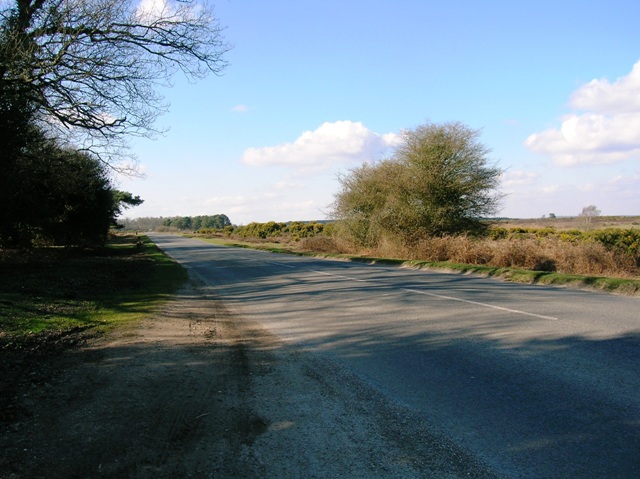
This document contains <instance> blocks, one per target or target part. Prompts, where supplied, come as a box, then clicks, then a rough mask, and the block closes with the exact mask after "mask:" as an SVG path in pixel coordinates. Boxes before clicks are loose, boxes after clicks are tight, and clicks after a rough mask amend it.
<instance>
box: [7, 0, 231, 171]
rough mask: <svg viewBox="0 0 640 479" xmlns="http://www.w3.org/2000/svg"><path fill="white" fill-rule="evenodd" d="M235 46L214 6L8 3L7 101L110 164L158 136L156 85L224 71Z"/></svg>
mask: <svg viewBox="0 0 640 479" xmlns="http://www.w3.org/2000/svg"><path fill="white" fill-rule="evenodd" d="M229 48H230V47H229V46H228V44H227V43H225V41H224V38H223V36H222V28H221V27H220V25H219V23H218V21H217V19H216V17H215V15H214V13H213V9H212V7H211V6H210V5H209V4H207V3H206V0H202V1H199V0H141V1H137V0H136V1H134V0H15V1H8V0H0V95H4V96H7V95H14V96H18V97H20V98H23V99H24V98H26V99H27V100H28V103H29V104H30V105H32V107H33V109H34V111H35V112H36V120H37V121H39V122H40V124H41V125H44V126H45V127H46V128H54V129H58V130H63V131H64V132H65V135H63V136H64V137H67V138H73V141H74V143H75V144H76V145H77V146H78V147H79V148H80V149H88V150H91V151H93V152H94V153H98V154H100V156H101V158H103V160H104V161H107V162H108V163H113V162H114V161H115V158H114V156H116V155H117V150H116V149H115V146H116V145H122V141H123V139H124V138H125V137H126V136H128V135H138V136H153V134H154V133H157V131H156V130H155V129H154V122H155V120H156V119H157V117H158V115H160V114H162V113H163V112H165V111H166V109H167V106H168V105H167V104H166V103H165V102H164V101H163V98H162V96H161V95H160V94H159V92H158V87H160V86H165V85H170V84H171V78H172V76H173V75H174V74H175V73H176V72H178V71H182V72H183V73H184V74H185V75H186V76H187V77H188V78H189V79H199V78H202V77H204V76H205V75H207V74H209V73H213V74H220V73H221V72H222V71H223V70H224V68H225V67H226V61H225V60H224V58H223V57H224V54H225V53H226V52H227V51H228V50H229Z"/></svg>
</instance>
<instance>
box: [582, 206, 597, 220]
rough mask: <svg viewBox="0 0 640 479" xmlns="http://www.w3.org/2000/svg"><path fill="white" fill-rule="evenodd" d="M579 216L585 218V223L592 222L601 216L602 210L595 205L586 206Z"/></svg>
mask: <svg viewBox="0 0 640 479" xmlns="http://www.w3.org/2000/svg"><path fill="white" fill-rule="evenodd" d="M578 216H581V217H582V218H584V221H585V223H587V224H590V223H591V220H592V219H593V218H595V217H596V216H600V210H599V209H598V208H597V207H596V206H595V205H589V206H585V207H584V208H582V213H580V214H579V215H578Z"/></svg>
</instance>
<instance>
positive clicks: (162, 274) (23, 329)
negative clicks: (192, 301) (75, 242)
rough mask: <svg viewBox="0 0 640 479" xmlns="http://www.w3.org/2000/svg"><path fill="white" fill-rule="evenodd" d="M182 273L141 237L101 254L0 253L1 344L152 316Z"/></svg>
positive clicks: (117, 241) (117, 242)
mask: <svg viewBox="0 0 640 479" xmlns="http://www.w3.org/2000/svg"><path fill="white" fill-rule="evenodd" d="M186 278H187V273H186V271H185V270H184V268H182V267H181V266H180V265H179V264H177V263H176V262H174V261H173V260H171V259H170V258H168V257H167V256H165V255H164V254H163V253H162V252H161V251H160V250H159V249H158V248H157V247H156V246H155V245H154V244H153V243H152V242H150V241H149V239H148V238H147V237H137V236H134V235H118V236H114V237H113V238H112V240H111V241H110V243H109V244H108V245H107V246H106V247H105V248H99V249H93V250H78V249H65V248H36V249H33V250H29V251H7V250H4V251H0V337H2V336H4V337H7V336H9V337H19V336H25V335H32V334H37V333H52V332H56V331H65V330H77V329H81V330H84V329H95V330H97V331H100V332H102V331H106V330H108V329H111V328H113V327H115V326H117V325H123V324H128V323H131V322H132V321H135V320H138V319H140V318H142V317H145V316H147V315H149V314H151V313H152V312H153V311H155V310H156V309H157V308H158V307H159V305H161V304H162V303H163V302H165V301H167V300H168V299H170V298H171V297H172V296H173V295H174V294H175V293H176V291H177V289H178V288H179V287H180V285H182V284H183V283H184V281H185V280H186Z"/></svg>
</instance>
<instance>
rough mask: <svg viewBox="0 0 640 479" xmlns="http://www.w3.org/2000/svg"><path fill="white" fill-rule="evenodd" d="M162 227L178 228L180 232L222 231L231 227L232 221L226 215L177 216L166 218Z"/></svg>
mask: <svg viewBox="0 0 640 479" xmlns="http://www.w3.org/2000/svg"><path fill="white" fill-rule="evenodd" d="M162 226H168V227H170V228H176V229H178V230H192V231H198V230H201V229H217V230H221V229H223V228H224V227H225V226H231V221H230V220H229V218H228V217H227V215H224V214H218V215H212V216H207V215H204V216H176V217H173V218H166V219H165V220H164V221H163V222H162Z"/></svg>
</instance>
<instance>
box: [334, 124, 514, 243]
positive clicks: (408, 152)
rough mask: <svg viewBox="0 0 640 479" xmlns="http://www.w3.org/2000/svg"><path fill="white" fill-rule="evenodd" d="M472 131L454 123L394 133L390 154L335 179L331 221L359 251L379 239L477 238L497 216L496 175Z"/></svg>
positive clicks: (485, 151)
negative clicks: (399, 134) (467, 235)
mask: <svg viewBox="0 0 640 479" xmlns="http://www.w3.org/2000/svg"><path fill="white" fill-rule="evenodd" d="M489 153H490V150H489V149H488V148H487V147H485V146H484V145H483V144H482V143H480V142H479V131H477V130H472V129H470V128H468V127H466V126H465V125H463V124H461V123H444V124H426V125H423V126H420V127H418V128H415V129H413V130H406V131H404V132H403V133H402V142H401V144H400V145H399V146H398V148H397V149H396V151H395V153H394V155H393V156H392V157H391V158H389V159H387V160H383V161H381V162H378V163H375V164H365V165H363V166H361V167H359V168H355V169H353V170H351V171H350V172H349V173H348V174H346V175H343V176H342V177H340V185H341V189H340V191H339V192H338V193H337V194H336V197H335V202H334V208H333V215H334V217H335V218H336V219H339V220H341V221H340V224H339V226H340V228H339V231H342V233H343V234H345V235H347V236H348V237H349V238H350V239H351V240H353V241H355V242H357V243H358V244H361V245H368V246H372V245H375V244H377V243H378V242H379V241H380V239H381V238H382V237H386V238H388V239H392V240H398V241H400V242H402V243H404V244H412V243H415V242H416V241H418V240H419V239H421V238H425V237H429V236H443V235H449V234H461V233H477V232H479V231H482V230H483V229H484V228H485V226H486V225H485V223H484V222H483V219H484V218H485V217H487V216H490V215H492V214H494V213H495V212H496V211H497V208H498V206H499V201H500V195H499V194H498V193H497V192H496V189H497V187H498V183H499V176H500V174H501V170H500V169H499V168H498V167H497V166H495V165H493V164H491V163H490V161H489V159H488V155H489Z"/></svg>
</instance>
